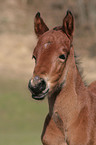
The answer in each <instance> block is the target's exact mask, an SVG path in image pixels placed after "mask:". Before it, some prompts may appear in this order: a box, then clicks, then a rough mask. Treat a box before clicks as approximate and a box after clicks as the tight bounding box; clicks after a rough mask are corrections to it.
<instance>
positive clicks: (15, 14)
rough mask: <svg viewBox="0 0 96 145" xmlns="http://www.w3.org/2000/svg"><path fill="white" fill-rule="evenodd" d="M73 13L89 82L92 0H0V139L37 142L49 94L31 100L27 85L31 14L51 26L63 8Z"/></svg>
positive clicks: (94, 43) (95, 52)
mask: <svg viewBox="0 0 96 145" xmlns="http://www.w3.org/2000/svg"><path fill="white" fill-rule="evenodd" d="M67 9H69V10H71V11H72V13H73V15H74V17H75V33H74V47H75V51H76V53H77V55H79V56H80V61H81V67H82V68H84V76H85V77H84V79H85V80H86V82H87V83H88V84H89V83H91V82H92V81H93V80H96V0H91V1H90V0H59V1H56V0H48V1H46V0H0V144H2V145H41V141H40V135H41V132H42V128H43V123H44V119H45V116H46V114H47V112H48V105H47V99H45V100H44V101H40V102H37V101H34V100H32V99H31V94H30V92H29V91H28V88H27V84H28V81H29V79H30V78H31V77H32V71H33V68H34V62H33V61H32V51H33V49H34V47H35V45H36V42H37V39H36V36H35V34H34V16H35V14H36V12H38V11H40V12H41V16H42V17H43V19H44V21H45V22H46V24H47V25H48V26H49V28H53V27H55V26H58V25H62V21H63V18H64V16H65V14H66V10H67Z"/></svg>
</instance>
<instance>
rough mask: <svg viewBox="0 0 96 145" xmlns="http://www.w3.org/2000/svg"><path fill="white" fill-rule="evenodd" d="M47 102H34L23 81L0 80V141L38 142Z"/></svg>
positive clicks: (11, 143) (33, 144)
mask: <svg viewBox="0 0 96 145" xmlns="http://www.w3.org/2000/svg"><path fill="white" fill-rule="evenodd" d="M47 112H48V111H47V102H46V101H41V102H38V101H34V100H32V99H31V97H30V92H29V91H28V89H27V81H25V82H24V81H20V80H15V79H14V80H5V79H4V80H3V79H1V80H0V144H2V145H41V139H40V136H41V132H42V128H43V123H44V119H45V116H46V115H47Z"/></svg>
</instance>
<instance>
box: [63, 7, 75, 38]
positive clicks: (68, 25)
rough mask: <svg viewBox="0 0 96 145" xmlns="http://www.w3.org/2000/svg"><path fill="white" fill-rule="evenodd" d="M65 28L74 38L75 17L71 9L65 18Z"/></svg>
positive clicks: (70, 36)
mask: <svg viewBox="0 0 96 145" xmlns="http://www.w3.org/2000/svg"><path fill="white" fill-rule="evenodd" d="M63 30H64V32H65V33H66V34H67V36H68V37H69V38H70V39H72V37H73V32H74V17H73V15H72V13H71V12H70V11H69V10H68V11H67V14H66V16H65V18H64V20H63Z"/></svg>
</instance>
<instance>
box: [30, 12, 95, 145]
mask: <svg viewBox="0 0 96 145" xmlns="http://www.w3.org/2000/svg"><path fill="white" fill-rule="evenodd" d="M34 28H35V33H36V35H37V36H38V39H39V40H38V43H37V45H36V47H35V49H34V52H33V58H34V59H35V63H36V64H35V68H34V72H33V77H32V79H31V80H30V81H29V85H28V86H29V89H30V91H31V93H32V98H34V99H36V100H42V99H44V98H45V97H48V103H49V113H48V115H47V117H46V119H45V124H44V128H43V132H42V137H41V139H42V143H43V145H96V82H93V83H92V84H91V85H90V86H85V85H84V82H83V81H82V78H81V75H80V73H79V70H78V67H77V65H76V60H75V57H74V48H73V45H72V40H73V32H74V18H73V15H72V13H71V12H70V11H67V14H66V16H65V17H64V19H63V25H62V26H59V27H55V28H53V29H51V30H49V28H48V27H47V25H46V24H45V23H44V21H43V19H42V18H41V16H40V13H37V14H36V16H35V23H34Z"/></svg>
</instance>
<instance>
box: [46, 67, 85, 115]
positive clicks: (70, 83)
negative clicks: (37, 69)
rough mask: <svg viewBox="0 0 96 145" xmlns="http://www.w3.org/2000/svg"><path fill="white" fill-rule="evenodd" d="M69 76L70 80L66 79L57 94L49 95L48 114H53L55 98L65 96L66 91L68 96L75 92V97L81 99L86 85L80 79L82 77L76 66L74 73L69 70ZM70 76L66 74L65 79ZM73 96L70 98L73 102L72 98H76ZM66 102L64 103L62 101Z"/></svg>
mask: <svg viewBox="0 0 96 145" xmlns="http://www.w3.org/2000/svg"><path fill="white" fill-rule="evenodd" d="M69 75H70V76H71V79H70V80H66V85H65V86H64V87H63V88H62V89H61V91H60V92H59V93H58V94H56V93H55V94H53V95H52V96H51V97H49V98H48V103H49V114H50V115H52V114H53V109H54V105H55V102H56V103H58V101H57V100H60V99H59V98H60V97H63V98H64V97H65V96H66V97H67V95H66V94H67V92H68V98H70V97H71V94H70V92H71V93H74V92H75V94H76V97H78V96H79V97H81V98H80V99H81V100H82V98H83V93H84V92H86V87H85V85H84V83H83V81H82V77H81V75H80V73H79V71H78V69H77V67H76V70H75V73H74V72H71V74H69ZM70 76H68V78H67V79H69V78H70ZM81 93H82V94H81ZM76 97H74V98H72V100H73V102H75V101H74V100H76V99H77V98H76ZM64 104H66V103H64Z"/></svg>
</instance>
